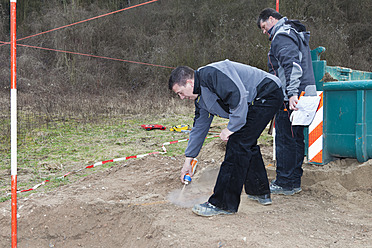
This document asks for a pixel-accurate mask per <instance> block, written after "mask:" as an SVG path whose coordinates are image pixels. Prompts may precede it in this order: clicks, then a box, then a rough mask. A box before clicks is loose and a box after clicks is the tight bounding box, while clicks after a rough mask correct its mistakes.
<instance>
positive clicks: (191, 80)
mask: <svg viewBox="0 0 372 248" xmlns="http://www.w3.org/2000/svg"><path fill="white" fill-rule="evenodd" d="M186 83H188V84H190V85H191V87H193V88H194V80H193V79H187V80H186Z"/></svg>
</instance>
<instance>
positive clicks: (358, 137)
mask: <svg viewBox="0 0 372 248" xmlns="http://www.w3.org/2000/svg"><path fill="white" fill-rule="evenodd" d="M324 51H325V48H324V47H318V48H316V49H314V50H313V51H311V55H312V60H313V68H314V76H315V81H316V86H317V90H318V91H323V97H324V98H323V155H322V156H323V162H322V164H326V163H328V162H329V161H331V160H333V159H335V158H340V157H341V158H356V159H357V160H358V161H359V162H365V161H367V160H368V159H370V158H372V72H365V71H358V70H353V69H350V68H344V67H340V66H327V63H326V61H322V60H320V54H321V53H322V52H324ZM325 76H327V77H325ZM325 78H328V79H331V80H330V81H329V82H324V81H325ZM368 113H369V114H368ZM306 134H307V133H306ZM306 136H307V135H305V137H306ZM305 142H307V138H305ZM306 147H307V146H306ZM306 154H307V151H306Z"/></svg>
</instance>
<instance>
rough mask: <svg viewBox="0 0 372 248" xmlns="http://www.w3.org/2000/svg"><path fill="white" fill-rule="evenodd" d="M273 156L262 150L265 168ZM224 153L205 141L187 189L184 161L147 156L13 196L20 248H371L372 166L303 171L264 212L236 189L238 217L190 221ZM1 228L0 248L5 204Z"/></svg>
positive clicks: (5, 241)
mask: <svg viewBox="0 0 372 248" xmlns="http://www.w3.org/2000/svg"><path fill="white" fill-rule="evenodd" d="M271 149H272V148H271V147H263V148H262V153H263V154H264V159H265V162H266V164H268V165H273V161H271V157H272V154H271ZM223 154H224V144H223V142H220V141H219V140H217V139H216V140H214V141H212V142H211V143H209V144H207V145H206V146H205V147H204V148H203V151H202V153H201V154H200V156H199V158H198V159H199V165H198V168H197V174H196V175H195V177H194V178H193V182H192V183H191V184H190V185H188V186H187V187H185V188H184V189H183V185H182V184H181V183H180V181H179V172H180V168H181V166H182V163H183V158H182V157H181V156H180V157H175V158H171V157H165V156H149V157H145V158H142V159H133V160H128V161H126V162H125V163H116V164H115V165H114V166H113V167H111V168H109V169H107V170H104V171H102V172H98V173H95V174H93V175H91V176H87V177H84V178H83V179H81V180H80V181H78V182H77V183H74V184H70V185H66V186H63V187H60V188H58V189H56V190H55V191H53V192H49V193H45V194H44V193H38V192H36V193H34V194H32V195H30V197H28V198H27V199H20V200H19V201H18V207H19V210H18V213H19V219H18V247H140V248H142V247H372V211H371V209H372V208H371V206H372V180H371V178H372V161H371V160H370V161H368V162H366V163H364V164H359V163H357V162H356V161H355V160H352V159H346V160H339V161H335V162H332V163H330V164H328V165H326V166H323V167H318V166H314V165H309V164H306V165H304V169H305V172H304V176H303V192H301V193H300V194H297V195H295V196H289V197H288V196H273V204H272V205H270V206H266V207H263V206H261V205H259V204H258V203H257V202H254V201H251V200H248V199H247V197H246V196H245V193H244V192H243V193H242V200H241V205H240V208H239V212H238V213H237V214H235V215H232V216H215V217H209V218H203V217H199V216H196V215H194V214H193V213H192V212H191V209H190V207H191V206H192V205H193V204H194V203H198V202H202V201H204V200H206V199H208V197H209V195H210V194H211V192H212V190H213V185H214V182H215V179H216V176H217V173H218V168H219V165H220V162H221V160H222V158H223ZM268 175H269V178H270V179H272V178H273V177H274V175H275V167H274V166H269V167H268ZM0 222H1V223H2V225H1V227H0V247H9V246H10V203H9V202H4V203H1V204H0Z"/></svg>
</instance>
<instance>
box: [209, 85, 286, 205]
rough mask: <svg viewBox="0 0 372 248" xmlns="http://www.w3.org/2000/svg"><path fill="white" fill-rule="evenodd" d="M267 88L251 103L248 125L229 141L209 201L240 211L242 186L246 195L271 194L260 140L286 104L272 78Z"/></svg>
mask: <svg viewBox="0 0 372 248" xmlns="http://www.w3.org/2000/svg"><path fill="white" fill-rule="evenodd" d="M273 86H275V87H274V88H275V89H274V90H272V88H273ZM265 88H266V91H265ZM265 88H263V89H261V91H260V92H258V94H257V98H256V100H255V101H254V103H253V104H252V105H250V106H249V111H248V115H247V122H246V124H245V125H244V126H243V127H242V128H241V129H240V130H239V131H237V132H235V133H233V134H232V135H231V136H230V137H229V140H228V142H227V146H226V153H225V159H224V161H223V162H222V164H221V168H220V171H219V174H218V177H217V181H216V185H215V187H214V192H213V195H212V196H211V197H210V198H209V200H208V201H209V202H210V203H211V204H213V205H214V206H217V207H219V208H221V209H224V210H228V211H231V212H237V211H238V207H239V203H240V196H241V192H242V188H243V185H245V191H246V193H247V194H252V195H262V194H268V193H270V188H269V181H268V178H267V174H266V169H265V165H264V162H263V160H262V156H261V152H260V147H259V146H258V145H257V139H258V138H259V137H260V135H261V133H262V131H263V130H264V129H265V127H266V126H267V124H268V123H269V121H270V120H271V119H272V118H273V116H274V115H275V113H276V112H277V111H278V109H279V107H280V105H281V104H282V103H283V92H282V90H281V89H280V88H278V87H277V86H276V84H275V83H274V82H272V81H271V82H269V84H268V85H267V87H265ZM267 89H270V92H267Z"/></svg>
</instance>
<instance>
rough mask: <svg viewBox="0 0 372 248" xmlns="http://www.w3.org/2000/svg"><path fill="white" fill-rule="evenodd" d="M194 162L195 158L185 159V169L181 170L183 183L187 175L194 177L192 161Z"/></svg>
mask: <svg viewBox="0 0 372 248" xmlns="http://www.w3.org/2000/svg"><path fill="white" fill-rule="evenodd" d="M192 160H193V158H189V157H187V158H186V159H185V163H183V167H182V169H181V182H182V183H184V182H185V181H184V180H183V178H184V177H185V175H186V174H187V173H189V174H190V176H192V166H191V161H192Z"/></svg>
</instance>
